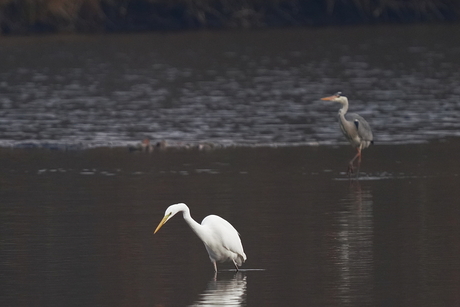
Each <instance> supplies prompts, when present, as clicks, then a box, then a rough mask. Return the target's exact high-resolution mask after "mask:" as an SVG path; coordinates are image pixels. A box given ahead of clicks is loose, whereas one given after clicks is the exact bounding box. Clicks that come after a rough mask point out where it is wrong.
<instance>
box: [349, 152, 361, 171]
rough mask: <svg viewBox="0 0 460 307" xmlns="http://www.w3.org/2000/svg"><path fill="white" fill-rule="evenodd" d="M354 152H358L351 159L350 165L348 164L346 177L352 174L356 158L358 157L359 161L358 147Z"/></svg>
mask: <svg viewBox="0 0 460 307" xmlns="http://www.w3.org/2000/svg"><path fill="white" fill-rule="evenodd" d="M356 150H357V151H358V152H357V153H356V155H355V156H354V157H353V159H351V161H350V163H349V164H348V170H347V174H348V175H350V174H353V170H354V167H353V163H354V162H355V160H356V158H358V157H359V159H358V161H361V148H359V147H358V148H357V149H356ZM358 166H359V164H358Z"/></svg>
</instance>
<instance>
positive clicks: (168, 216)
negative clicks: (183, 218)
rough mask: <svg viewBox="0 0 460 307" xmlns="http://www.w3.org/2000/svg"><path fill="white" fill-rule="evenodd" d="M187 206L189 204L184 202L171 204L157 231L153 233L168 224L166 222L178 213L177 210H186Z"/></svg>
mask: <svg viewBox="0 0 460 307" xmlns="http://www.w3.org/2000/svg"><path fill="white" fill-rule="evenodd" d="M186 208H187V205H186V204H184V203H180V204H175V205H171V206H169V207H168V208H167V209H166V211H165V216H164V217H163V219H162V220H161V221H160V224H158V226H157V228H156V229H155V231H154V232H153V233H154V234H155V233H157V231H158V230H160V228H161V227H162V226H163V225H164V224H166V222H167V221H169V220H170V219H171V218H172V217H173V216H174V215H176V213H177V212H179V211H184V210H186Z"/></svg>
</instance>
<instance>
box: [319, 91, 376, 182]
mask: <svg viewBox="0 0 460 307" xmlns="http://www.w3.org/2000/svg"><path fill="white" fill-rule="evenodd" d="M321 100H327V101H335V102H339V103H341V104H342V108H341V109H340V110H339V114H338V117H339V124H340V129H341V130H342V133H343V135H344V136H345V137H346V138H347V139H348V141H349V142H350V144H351V146H353V147H354V148H356V150H357V153H356V155H355V156H354V158H353V159H351V161H350V164H349V166H348V173H353V162H354V161H355V160H356V158H358V172H359V166H360V164H361V150H362V149H364V148H367V147H369V145H370V144H374V136H373V135H372V130H371V126H370V125H369V123H368V122H367V121H366V120H365V119H364V118H363V117H362V116H360V115H358V114H356V113H348V114H347V111H348V98H347V97H345V96H342V93H341V92H338V93H336V94H335V95H332V96H329V97H324V98H321ZM345 114H346V116H345Z"/></svg>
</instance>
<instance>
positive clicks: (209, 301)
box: [191, 272, 246, 306]
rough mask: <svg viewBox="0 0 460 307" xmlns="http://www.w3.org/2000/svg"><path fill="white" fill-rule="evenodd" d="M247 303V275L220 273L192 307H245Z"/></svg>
mask: <svg viewBox="0 0 460 307" xmlns="http://www.w3.org/2000/svg"><path fill="white" fill-rule="evenodd" d="M245 302H246V275H244V273H242V272H237V273H236V274H233V275H230V274H223V273H219V274H218V275H217V274H216V275H214V278H213V279H212V280H211V281H209V283H208V285H207V287H206V290H205V291H204V292H203V293H202V294H200V298H199V299H198V300H197V301H196V302H195V303H194V304H192V305H191V306H243V305H245Z"/></svg>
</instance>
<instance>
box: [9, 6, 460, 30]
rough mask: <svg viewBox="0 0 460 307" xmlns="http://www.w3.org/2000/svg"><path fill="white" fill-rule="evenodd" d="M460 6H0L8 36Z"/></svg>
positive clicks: (317, 20)
mask: <svg viewBox="0 0 460 307" xmlns="http://www.w3.org/2000/svg"><path fill="white" fill-rule="evenodd" d="M459 16H460V1H459V0H0V31H1V33H3V34H26V33H33V32H92V31H139V30H177V29H196V28H238V27H240V28H254V27H269V26H292V25H297V26H298V25H329V24H372V23H383V22H387V23H388V22H391V23H411V22H427V21H429V22H430V21H431V22H433V21H442V22H444V21H458V20H459Z"/></svg>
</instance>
